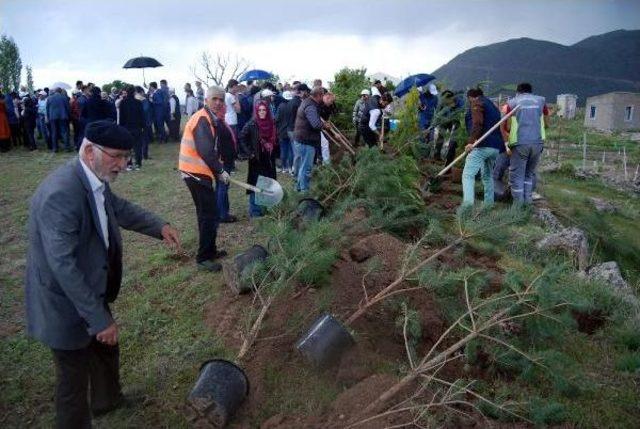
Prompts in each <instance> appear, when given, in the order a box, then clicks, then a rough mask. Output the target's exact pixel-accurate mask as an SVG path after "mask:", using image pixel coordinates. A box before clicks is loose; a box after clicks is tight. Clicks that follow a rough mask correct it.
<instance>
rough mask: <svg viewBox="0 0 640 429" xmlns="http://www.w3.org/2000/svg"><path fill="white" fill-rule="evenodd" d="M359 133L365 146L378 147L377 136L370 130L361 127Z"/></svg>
mask: <svg viewBox="0 0 640 429" xmlns="http://www.w3.org/2000/svg"><path fill="white" fill-rule="evenodd" d="M360 133H361V134H362V138H363V139H364V142H365V143H366V144H367V146H369V147H374V146H377V145H378V135H377V134H376V133H374V132H373V131H371V128H369V127H361V128H360Z"/></svg>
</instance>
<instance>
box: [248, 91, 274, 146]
mask: <svg viewBox="0 0 640 429" xmlns="http://www.w3.org/2000/svg"><path fill="white" fill-rule="evenodd" d="M261 106H262V107H264V108H265V109H267V116H266V117H265V118H264V119H260V116H259V115H258V108H260V107H261ZM253 109H254V114H255V120H256V124H257V125H258V139H259V140H260V147H261V148H262V149H263V150H264V151H265V152H267V153H269V154H270V153H271V152H273V148H274V147H275V145H276V124H275V121H274V120H273V116H271V109H269V104H268V103H267V102H265V101H259V102H257V103H256V105H255V106H254V107H253Z"/></svg>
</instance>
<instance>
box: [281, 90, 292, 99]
mask: <svg viewBox="0 0 640 429" xmlns="http://www.w3.org/2000/svg"><path fill="white" fill-rule="evenodd" d="M282 98H284V99H285V100H291V99H292V98H293V94H292V93H291V91H284V92H283V93H282Z"/></svg>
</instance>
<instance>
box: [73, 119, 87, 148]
mask: <svg viewBox="0 0 640 429" xmlns="http://www.w3.org/2000/svg"><path fill="white" fill-rule="evenodd" d="M85 122H86V120H85V119H84V118H80V119H76V120H75V121H74V122H73V144H74V146H75V147H76V150H78V149H80V145H81V144H82V139H83V138H84V127H85Z"/></svg>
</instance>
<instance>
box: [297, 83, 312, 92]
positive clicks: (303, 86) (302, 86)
mask: <svg viewBox="0 0 640 429" xmlns="http://www.w3.org/2000/svg"><path fill="white" fill-rule="evenodd" d="M297 89H298V91H306V92H311V88H309V87H308V86H307V84H306V83H301V84H300V85H298V88H297Z"/></svg>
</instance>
